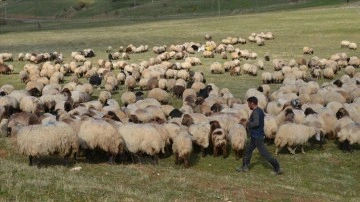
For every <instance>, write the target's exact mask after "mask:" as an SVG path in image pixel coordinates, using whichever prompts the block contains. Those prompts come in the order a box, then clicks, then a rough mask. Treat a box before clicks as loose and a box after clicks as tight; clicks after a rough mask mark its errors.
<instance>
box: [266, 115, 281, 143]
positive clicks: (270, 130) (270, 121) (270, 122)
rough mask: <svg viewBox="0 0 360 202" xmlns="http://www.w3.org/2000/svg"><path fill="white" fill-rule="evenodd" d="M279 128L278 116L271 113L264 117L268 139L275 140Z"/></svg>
mask: <svg viewBox="0 0 360 202" xmlns="http://www.w3.org/2000/svg"><path fill="white" fill-rule="evenodd" d="M285 117H286V115H285ZM285 119H286V118H285ZM277 130H278V124H277V122H276V117H275V116H274V115H271V114H266V116H265V119H264V133H265V138H266V140H274V139H275V135H276V132H277Z"/></svg>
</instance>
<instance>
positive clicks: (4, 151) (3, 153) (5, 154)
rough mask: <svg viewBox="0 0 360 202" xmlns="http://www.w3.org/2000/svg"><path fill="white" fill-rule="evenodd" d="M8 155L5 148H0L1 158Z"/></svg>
mask: <svg viewBox="0 0 360 202" xmlns="http://www.w3.org/2000/svg"><path fill="white" fill-rule="evenodd" d="M7 156H8V154H7V152H6V150H5V149H0V158H6V157H7Z"/></svg>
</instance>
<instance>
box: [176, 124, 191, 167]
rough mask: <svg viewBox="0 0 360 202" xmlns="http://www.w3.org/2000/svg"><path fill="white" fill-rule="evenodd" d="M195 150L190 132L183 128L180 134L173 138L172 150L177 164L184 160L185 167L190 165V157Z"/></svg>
mask: <svg viewBox="0 0 360 202" xmlns="http://www.w3.org/2000/svg"><path fill="white" fill-rule="evenodd" d="M192 150H193V146H192V141H191V137H190V134H189V132H188V131H187V130H186V129H181V130H180V132H179V134H178V135H177V136H176V137H175V138H173V144H172V151H173V153H174V155H175V164H179V163H180V161H181V160H183V161H184V167H185V168H188V167H189V158H190V155H191V152H192Z"/></svg>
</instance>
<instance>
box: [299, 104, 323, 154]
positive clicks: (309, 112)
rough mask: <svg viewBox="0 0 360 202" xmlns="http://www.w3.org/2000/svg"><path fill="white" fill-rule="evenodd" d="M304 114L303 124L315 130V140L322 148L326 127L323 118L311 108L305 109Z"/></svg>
mask: <svg viewBox="0 0 360 202" xmlns="http://www.w3.org/2000/svg"><path fill="white" fill-rule="evenodd" d="M304 114H305V119H304V121H303V124H304V125H306V126H309V127H313V128H315V131H316V140H317V141H319V142H320V147H322V143H323V139H324V136H325V133H326V131H325V127H326V126H325V122H324V120H323V118H322V117H321V116H320V115H318V114H317V113H316V112H315V111H314V110H313V109H311V108H306V109H305V112H304Z"/></svg>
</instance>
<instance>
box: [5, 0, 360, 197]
mask: <svg viewBox="0 0 360 202" xmlns="http://www.w3.org/2000/svg"><path fill="white" fill-rule="evenodd" d="M359 17H360V7H359V6H358V4H351V6H341V7H336V8H335V7H318V8H309V9H303V10H297V11H291V12H289V11H281V12H270V13H261V14H247V15H238V16H228V17H207V18H197V19H185V20H163V21H156V22H152V21H149V22H146V21H143V20H141V21H140V20H139V21H137V20H129V19H106V20H104V19H94V20H90V19H84V20H77V21H51V22H49V21H45V22H41V28H39V27H38V26H37V25H36V24H35V23H26V24H9V25H5V26H3V25H1V28H0V53H3V52H9V53H12V54H13V56H14V61H13V62H5V63H7V64H12V65H13V66H14V67H15V70H14V72H12V73H11V74H9V75H4V74H0V86H2V85H4V84H12V85H13V86H14V87H15V88H16V89H23V88H24V87H25V84H24V83H22V82H21V81H20V78H19V72H20V71H21V70H22V69H23V67H24V65H25V64H26V63H27V62H24V61H17V55H18V53H20V52H24V53H25V52H37V53H40V52H54V51H58V52H61V53H63V55H64V62H70V60H71V52H72V51H79V50H83V49H85V48H92V49H93V50H95V52H96V57H94V58H91V59H90V60H91V61H92V62H93V64H96V63H97V61H98V59H107V58H108V53H107V52H106V50H107V49H108V46H112V48H113V50H117V49H118V47H119V46H124V47H126V46H127V45H129V44H134V45H135V46H139V45H141V44H143V45H148V46H149V47H150V48H149V51H148V52H145V53H131V54H129V56H130V60H129V62H131V63H133V62H134V63H139V62H141V61H143V60H148V59H149V58H150V57H155V54H154V53H153V52H152V51H151V50H152V47H153V46H160V45H167V47H169V46H170V45H171V44H183V43H184V42H190V41H193V42H199V43H202V44H204V43H205V40H204V35H205V34H210V35H211V36H212V37H213V40H214V41H215V42H216V43H220V41H221V40H222V39H224V38H226V37H228V36H232V37H242V38H245V39H247V38H248V36H249V35H250V34H251V33H253V32H255V33H260V32H268V31H271V32H272V33H273V34H274V36H275V39H274V40H267V41H265V45H264V46H257V45H256V44H254V43H249V42H247V43H246V44H244V45H240V44H237V45H235V47H239V48H240V49H248V50H251V51H254V52H256V53H257V54H258V58H263V57H264V56H265V54H269V55H270V58H271V60H270V61H264V71H265V70H268V71H272V70H273V67H272V60H273V59H275V58H282V59H284V60H286V61H289V60H290V59H298V58H302V57H303V58H305V59H306V60H307V61H309V59H310V58H312V57H313V56H319V57H320V58H329V57H330V56H331V55H332V54H334V53H338V52H345V53H346V54H347V55H348V56H357V57H360V51H359V49H357V50H350V49H348V48H347V49H345V48H341V45H340V43H341V41H342V40H349V41H351V42H356V43H358V44H359V43H360V35H359V33H360V21H359V20H358V19H359ZM305 46H307V47H311V48H313V50H314V54H313V55H303V48H304V47H305ZM195 56H197V57H199V58H200V59H201V61H202V65H199V66H195V67H192V69H194V71H202V72H204V75H205V78H206V80H207V83H215V84H216V85H217V86H218V87H219V88H225V87H227V88H229V90H230V92H231V93H232V94H233V95H234V96H235V97H236V98H240V99H244V95H245V92H246V90H247V89H249V88H254V87H258V86H259V85H260V84H262V82H261V72H262V70H258V75H257V76H256V77H254V76H250V75H248V74H242V75H240V76H230V75H229V73H225V74H211V73H210V65H211V63H213V62H215V61H219V62H221V63H223V62H224V60H223V59H221V58H220V55H219V54H215V57H214V58H203V57H202V53H195ZM229 56H230V55H229ZM228 60H229V59H228ZM256 61H257V60H244V59H241V63H242V64H244V63H246V62H248V63H255V62H256ZM116 71H118V70H116ZM356 71H357V72H359V68H357V69H356ZM341 75H343V70H342V71H340V72H339V73H338V75H336V78H339V77H340V76H341ZM68 80H69V77H66V78H65V81H68ZM80 81H83V82H85V81H86V79H85V78H81V79H80ZM325 81H329V80H325V79H323V78H322V79H321V80H318V82H319V83H320V84H321V83H323V82H325ZM270 86H271V91H272V92H273V91H275V90H277V89H278V88H279V86H280V84H270ZM102 88H103V86H102ZM125 91H126V89H125V87H124V85H121V86H120V88H119V90H116V91H115V93H113V98H114V99H116V100H118V101H119V102H120V97H121V95H122V93H123V92H125ZM99 92H100V90H99V89H95V91H94V93H93V94H92V97H93V98H94V99H97V97H98V95H99ZM170 104H172V105H174V106H176V107H177V108H179V107H180V106H181V105H182V101H180V100H177V99H174V98H172V99H171V100H170ZM354 148H355V150H354V152H353V153H343V152H342V151H341V150H340V149H339V148H338V142H337V141H336V140H327V141H326V143H325V144H324V146H323V148H322V149H320V148H318V147H317V146H310V145H306V146H305V151H306V152H307V153H306V154H296V155H291V154H289V152H287V151H286V150H285V149H283V150H282V151H281V152H280V154H279V156H277V159H278V160H279V162H280V164H281V166H282V168H283V170H284V174H283V175H280V176H275V175H273V174H271V167H270V165H268V164H267V163H266V162H265V161H264V160H263V159H262V158H261V157H260V155H259V154H258V152H255V153H254V155H253V159H252V163H251V167H250V172H248V173H237V172H235V167H236V166H238V165H239V164H241V163H242V162H241V160H238V161H237V160H235V155H234V153H233V152H232V151H231V152H230V155H229V156H228V157H227V158H225V159H224V158H222V157H216V158H215V157H212V156H207V157H201V155H200V152H199V151H197V150H196V149H195V151H194V152H193V153H192V155H191V157H190V168H189V169H184V167H183V166H182V165H174V158H173V156H170V157H163V158H160V159H159V165H157V166H154V165H151V163H149V162H148V161H146V159H145V160H144V161H145V162H143V163H142V164H133V163H121V162H122V161H121V159H119V160H118V161H117V163H116V164H115V165H108V164H107V163H106V162H105V161H102V160H100V162H99V163H87V162H86V161H85V160H82V161H79V162H78V163H75V162H72V163H70V165H69V167H67V166H64V165H63V161H60V160H59V159H56V158H52V157H48V158H45V159H44V163H43V164H42V165H41V166H40V168H38V167H34V166H33V167H30V166H28V164H27V158H26V157H25V156H22V155H20V154H19V153H18V151H17V147H16V144H15V140H14V138H5V137H1V138H0V165H1V166H0V181H1V183H0V200H1V201H32V200H34V201H62V200H65V201H99V200H103V201H267V200H268V201H359V200H360V193H359V190H360V185H359V183H358V179H360V173H359V168H360V162H359V157H360V147H359V146H358V145H357V146H354ZM268 149H269V151H271V152H272V153H274V152H275V146H274V145H271V146H268ZM76 166H80V167H81V168H82V169H81V170H80V171H70V169H71V168H72V167H76Z"/></svg>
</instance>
